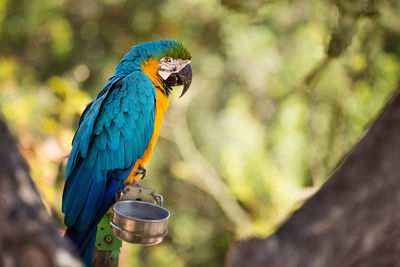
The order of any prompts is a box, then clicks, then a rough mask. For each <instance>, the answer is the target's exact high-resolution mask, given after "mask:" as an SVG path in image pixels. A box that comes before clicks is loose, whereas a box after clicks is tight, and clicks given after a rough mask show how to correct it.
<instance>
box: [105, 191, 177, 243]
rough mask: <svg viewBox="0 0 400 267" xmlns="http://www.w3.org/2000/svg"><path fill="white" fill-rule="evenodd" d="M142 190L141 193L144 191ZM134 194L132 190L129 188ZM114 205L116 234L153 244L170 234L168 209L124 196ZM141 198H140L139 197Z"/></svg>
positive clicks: (134, 241) (112, 225)
mask: <svg viewBox="0 0 400 267" xmlns="http://www.w3.org/2000/svg"><path fill="white" fill-rule="evenodd" d="M143 189H145V188H141V189H137V188H135V189H134V190H138V191H139V190H140V193H142V191H144V190H143ZM129 191H130V193H129V194H131V195H132V192H131V190H129ZM122 199H123V200H122V201H119V202H117V203H115V204H114V206H113V208H112V209H113V217H112V220H111V222H110V224H111V228H112V230H113V233H114V235H116V236H117V237H118V238H119V239H121V240H124V241H126V242H129V243H134V244H140V245H144V246H151V245H156V244H159V243H161V241H163V239H164V237H165V236H166V235H167V234H168V229H167V223H168V219H169V216H170V213H169V211H168V210H167V209H165V208H163V207H161V206H159V205H155V204H152V203H148V202H145V201H141V200H133V199H126V198H122ZM137 199H140V198H137Z"/></svg>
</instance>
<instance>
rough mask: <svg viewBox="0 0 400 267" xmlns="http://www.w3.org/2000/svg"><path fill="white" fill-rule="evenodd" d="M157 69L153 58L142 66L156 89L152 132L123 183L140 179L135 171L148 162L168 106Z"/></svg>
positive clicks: (167, 99)
mask: <svg viewBox="0 0 400 267" xmlns="http://www.w3.org/2000/svg"><path fill="white" fill-rule="evenodd" d="M158 68H159V66H158V61H157V60H156V59H153V58H150V59H149V61H147V62H144V63H143V64H142V69H143V72H144V73H145V74H146V75H147V76H148V77H149V78H150V79H151V81H152V82H153V84H154V87H155V88H156V94H157V99H156V105H155V120H154V130H153V135H152V137H151V140H150V144H149V146H148V147H147V149H146V151H145V152H144V154H143V156H142V157H141V158H140V159H138V160H136V163H135V166H134V167H133V169H132V172H131V174H130V175H129V177H128V179H127V180H126V182H125V183H132V182H133V181H134V180H138V179H139V178H140V176H139V175H137V174H136V171H137V169H138V167H139V166H142V167H143V166H144V165H145V164H146V163H147V162H148V161H149V159H150V157H151V154H152V152H153V148H154V146H155V144H156V142H157V139H158V135H159V134H160V130H161V124H162V120H163V118H164V114H165V111H166V110H167V108H168V105H169V97H167V96H165V95H164V94H163V91H162V90H163V89H162V88H163V87H162V80H161V78H160V76H159V75H158V74H157V72H158Z"/></svg>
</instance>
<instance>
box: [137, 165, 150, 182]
mask: <svg viewBox="0 0 400 267" xmlns="http://www.w3.org/2000/svg"><path fill="white" fill-rule="evenodd" d="M146 173H147V171H146V169H145V168H144V167H142V166H139V168H138V169H137V171H136V174H141V175H142V177H140V180H143V179H144V177H146Z"/></svg>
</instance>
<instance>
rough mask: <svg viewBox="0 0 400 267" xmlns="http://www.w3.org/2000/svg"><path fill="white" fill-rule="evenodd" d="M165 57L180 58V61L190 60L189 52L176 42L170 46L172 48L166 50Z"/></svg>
mask: <svg viewBox="0 0 400 267" xmlns="http://www.w3.org/2000/svg"><path fill="white" fill-rule="evenodd" d="M166 56H170V57H172V58H180V59H191V58H192V56H191V55H190V52H189V50H187V48H186V47H184V46H183V44H182V43H181V42H176V43H175V44H174V45H172V48H171V49H169V50H168V52H167V54H166Z"/></svg>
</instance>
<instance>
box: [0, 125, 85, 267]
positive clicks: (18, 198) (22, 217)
mask: <svg viewBox="0 0 400 267" xmlns="http://www.w3.org/2000/svg"><path fill="white" fill-rule="evenodd" d="M0 162H1V165H0V214H1V220H0V266H4V267H9V266H10V267H13V266H24V267H25V266H37V267H51V266H74V267H75V266H82V264H81V262H80V260H79V259H78V257H77V256H75V254H74V253H73V252H72V245H70V244H69V243H68V242H67V241H66V240H64V239H62V238H61V237H60V236H59V234H58V233H57V229H56V225H55V223H54V222H53V220H52V219H51V218H50V216H49V214H48V213H47V211H46V209H45V207H44V206H43V203H42V201H41V198H40V196H39V194H38V192H37V190H36V188H35V186H34V184H33V182H32V180H31V177H30V175H29V169H28V166H27V164H26V163H25V161H24V159H23V158H22V156H21V155H20V153H19V151H18V149H17V147H16V145H15V142H14V140H13V138H12V137H11V135H10V133H9V131H8V129H7V127H6V125H5V124H4V122H2V121H1V120H0Z"/></svg>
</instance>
